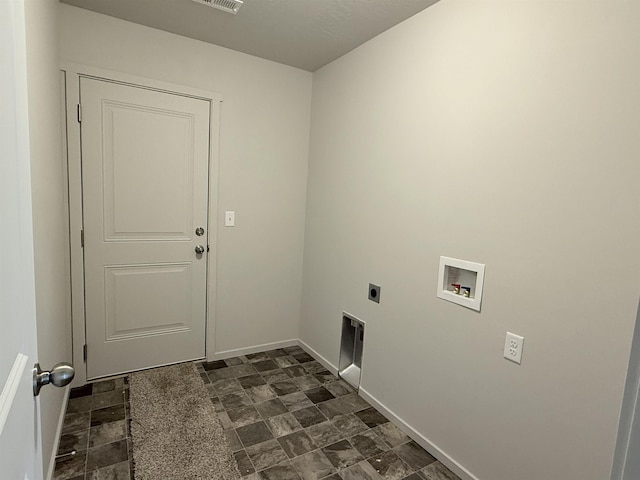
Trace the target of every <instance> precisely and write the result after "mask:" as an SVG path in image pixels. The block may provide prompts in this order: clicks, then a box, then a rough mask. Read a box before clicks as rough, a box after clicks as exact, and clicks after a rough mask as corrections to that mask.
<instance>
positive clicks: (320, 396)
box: [304, 377, 335, 403]
mask: <svg viewBox="0 0 640 480" xmlns="http://www.w3.org/2000/svg"><path fill="white" fill-rule="evenodd" d="M311 378H313V377H311ZM314 380H315V378H314ZM304 394H305V395H306V396H307V397H309V400H311V401H312V402H313V403H320V402H326V401H327V400H331V399H333V398H335V397H334V396H333V394H332V393H331V392H330V391H329V390H327V389H326V388H324V387H317V388H312V389H311V390H306V391H305V392H304Z"/></svg>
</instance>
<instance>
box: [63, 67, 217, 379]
mask: <svg viewBox="0 0 640 480" xmlns="http://www.w3.org/2000/svg"><path fill="white" fill-rule="evenodd" d="M60 70H61V71H62V72H63V75H64V77H65V84H66V126H67V128H66V136H67V139H66V140H67V141H66V146H67V151H66V156H67V175H68V192H67V195H68V197H67V201H68V204H69V252H70V259H71V323H72V350H73V363H74V365H76V376H75V379H74V381H73V384H72V386H79V385H84V384H85V383H86V382H87V370H86V363H85V362H84V345H85V344H86V329H85V302H84V252H83V249H82V245H81V237H80V232H81V230H82V164H81V145H80V123H78V121H77V115H78V111H77V105H78V104H79V103H80V78H81V77H88V78H94V79H97V80H102V81H106V82H113V83H119V84H124V85H130V86H134V87H138V88H146V89H149V90H155V91H160V92H165V93H171V94H175V95H182V96H186V97H191V98H197V99H201V100H205V101H208V102H209V105H210V110H209V112H210V125H209V200H208V223H209V227H208V230H209V231H208V237H207V239H208V243H209V246H210V251H209V255H208V257H207V307H206V320H205V331H206V338H205V354H206V358H207V360H212V359H213V357H214V355H215V338H216V335H215V330H216V328H215V327H216V282H217V277H216V264H217V244H218V242H217V240H218V222H217V218H218V178H219V176H218V166H219V152H220V150H219V145H220V110H221V104H222V95H220V94H219V93H218V92H214V91H209V90H202V89H197V88H193V87H188V86H185V85H177V84H173V83H167V82H163V81H160V80H154V79H150V78H144V77H138V76H135V75H129V74H126V73H121V72H113V71H109V70H103V69H99V68H94V67H89V66H86V65H78V64H73V63H64V64H62V65H61V66H60ZM89 355H91V352H89ZM80 365H83V367H79V366H80Z"/></svg>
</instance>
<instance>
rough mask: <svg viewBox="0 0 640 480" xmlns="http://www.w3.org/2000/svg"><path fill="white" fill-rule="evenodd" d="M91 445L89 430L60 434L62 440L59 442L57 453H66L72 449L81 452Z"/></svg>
mask: <svg viewBox="0 0 640 480" xmlns="http://www.w3.org/2000/svg"><path fill="white" fill-rule="evenodd" d="M88 445H89V430H88V429H83V430H81V431H79V432H76V433H66V434H64V435H60V441H59V442H58V453H57V455H65V454H67V453H71V452H72V451H74V450H75V451H76V452H79V451H81V450H86V449H87V446H88Z"/></svg>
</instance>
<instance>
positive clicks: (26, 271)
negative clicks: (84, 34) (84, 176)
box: [0, 1, 50, 480]
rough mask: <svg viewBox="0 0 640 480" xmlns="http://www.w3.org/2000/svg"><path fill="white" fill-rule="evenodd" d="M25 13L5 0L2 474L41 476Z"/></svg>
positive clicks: (0, 202) (0, 91) (33, 479)
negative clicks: (35, 381)
mask: <svg viewBox="0 0 640 480" xmlns="http://www.w3.org/2000/svg"><path fill="white" fill-rule="evenodd" d="M24 13H25V12H24V2H23V1H15V2H0V105H1V106H2V107H1V108H0V145H2V159H0V332H1V334H0V478H2V479H5V478H6V479H17V480H23V479H28V480H41V479H42V452H41V450H40V448H41V447H40V444H41V438H40V435H41V433H40V431H41V428H40V422H39V419H38V415H39V403H38V402H37V401H36V399H35V398H34V396H33V387H32V379H33V376H32V374H33V370H32V367H33V364H34V363H35V362H36V361H37V360H36V352H37V330H36V328H37V327H36V297H35V278H34V259H33V230H32V222H33V215H32V211H31V176H30V170H29V168H30V167H29V163H30V157H29V130H28V128H29V119H28V118H27V111H28V108H27V88H26V85H27V81H26V80H27V71H26V65H25V63H24V61H25V56H26V46H25V17H24ZM46 453H47V454H49V453H50V452H46Z"/></svg>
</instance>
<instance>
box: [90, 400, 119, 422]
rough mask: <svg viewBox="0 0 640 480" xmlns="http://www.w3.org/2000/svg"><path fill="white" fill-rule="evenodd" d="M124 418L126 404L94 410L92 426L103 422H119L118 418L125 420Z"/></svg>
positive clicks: (92, 412)
mask: <svg viewBox="0 0 640 480" xmlns="http://www.w3.org/2000/svg"><path fill="white" fill-rule="evenodd" d="M124 418H125V415H124V405H114V406H112V407H106V408H101V409H99V410H92V411H91V426H92V427H95V426H96V425H102V424H103V423H109V422H117V421H118V420H124Z"/></svg>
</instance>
